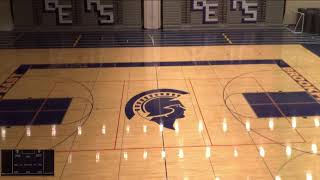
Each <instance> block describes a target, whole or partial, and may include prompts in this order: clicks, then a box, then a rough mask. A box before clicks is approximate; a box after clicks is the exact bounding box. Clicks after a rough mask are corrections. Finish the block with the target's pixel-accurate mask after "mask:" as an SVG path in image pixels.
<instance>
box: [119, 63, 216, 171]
mask: <svg viewBox="0 0 320 180" xmlns="http://www.w3.org/2000/svg"><path fill="white" fill-rule="evenodd" d="M209 64H210V63H209ZM157 80H158V78H157ZM121 102H122V101H121ZM183 147H188V146H183ZM160 148H161V147H160ZM166 148H168V147H166ZM177 148H179V147H177ZM146 149H147V148H146ZM120 150H121V152H122V151H123V149H120ZM120 159H121V157H120ZM120 164H121V163H119V166H120ZM119 174H120V172H119Z"/></svg>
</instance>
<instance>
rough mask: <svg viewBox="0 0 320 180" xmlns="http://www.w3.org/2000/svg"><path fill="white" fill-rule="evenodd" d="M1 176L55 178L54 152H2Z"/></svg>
mask: <svg viewBox="0 0 320 180" xmlns="http://www.w3.org/2000/svg"><path fill="white" fill-rule="evenodd" d="M1 176H54V151H53V150H1Z"/></svg>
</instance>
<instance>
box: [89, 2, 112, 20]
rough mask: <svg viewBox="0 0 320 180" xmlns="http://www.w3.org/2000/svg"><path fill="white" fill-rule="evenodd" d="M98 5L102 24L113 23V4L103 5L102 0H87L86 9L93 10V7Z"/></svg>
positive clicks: (97, 8)
mask: <svg viewBox="0 0 320 180" xmlns="http://www.w3.org/2000/svg"><path fill="white" fill-rule="evenodd" d="M94 5H95V7H96V9H95V10H96V11H97V12H98V15H99V17H100V18H99V23H100V24H113V23H114V17H113V11H112V9H113V5H112V4H111V5H102V4H101V1H100V0H86V11H88V12H90V11H92V8H95V7H94Z"/></svg>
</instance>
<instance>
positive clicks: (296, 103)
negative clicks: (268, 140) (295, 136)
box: [243, 92, 320, 118]
mask: <svg viewBox="0 0 320 180" xmlns="http://www.w3.org/2000/svg"><path fill="white" fill-rule="evenodd" d="M243 96H244V97H245V99H246V100H247V102H248V103H249V105H250V106H251V108H252V109H253V111H254V112H255V113H256V115H257V117H259V118H268V117H284V116H287V117H292V116H317V115H320V104H319V103H318V102H317V101H316V100H315V99H314V98H313V97H312V96H310V95H309V94H308V93H306V92H268V93H243Z"/></svg>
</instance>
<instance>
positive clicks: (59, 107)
mask: <svg viewBox="0 0 320 180" xmlns="http://www.w3.org/2000/svg"><path fill="white" fill-rule="evenodd" d="M71 100H72V99H71V98H54V99H8V100H7V99H6V100H1V101H0V126H25V125H50V124H61V122H62V120H63V117H64V115H65V113H66V111H67V110H68V107H69V105H70V103H71Z"/></svg>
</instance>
